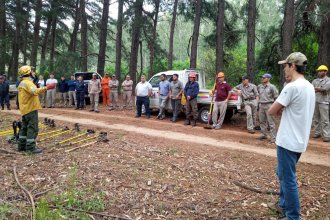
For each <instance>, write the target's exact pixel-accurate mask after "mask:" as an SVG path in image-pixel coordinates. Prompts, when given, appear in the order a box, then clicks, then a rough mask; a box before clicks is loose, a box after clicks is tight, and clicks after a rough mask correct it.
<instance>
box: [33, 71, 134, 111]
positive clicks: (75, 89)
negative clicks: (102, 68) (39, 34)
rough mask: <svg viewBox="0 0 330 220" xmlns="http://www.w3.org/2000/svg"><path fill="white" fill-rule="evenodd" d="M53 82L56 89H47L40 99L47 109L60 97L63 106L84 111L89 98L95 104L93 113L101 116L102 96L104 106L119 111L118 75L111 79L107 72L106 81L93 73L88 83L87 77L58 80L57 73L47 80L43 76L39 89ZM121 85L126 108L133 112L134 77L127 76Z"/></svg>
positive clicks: (38, 85)
mask: <svg viewBox="0 0 330 220" xmlns="http://www.w3.org/2000/svg"><path fill="white" fill-rule="evenodd" d="M53 83H55V84H56V88H54V89H51V90H47V93H46V94H41V95H40V96H39V99H40V103H41V105H42V107H43V108H45V107H47V108H54V107H55V103H56V98H57V99H59V101H60V103H59V105H60V107H74V108H75V109H77V110H78V109H84V108H85V106H86V104H85V96H88V97H89V99H90V103H91V109H90V111H94V112H97V113H98V112H99V108H98V105H99V99H100V95H102V99H103V105H104V106H107V107H108V110H113V109H116V108H119V102H118V89H119V81H118V80H117V79H116V76H115V75H112V76H111V77H110V76H109V73H105V74H104V76H103V77H102V79H100V78H99V77H98V75H97V74H96V73H93V75H92V79H91V80H89V81H88V83H85V82H84V78H83V75H77V76H76V77H75V76H74V75H72V76H71V77H70V80H67V79H66V78H65V77H64V76H61V78H60V80H59V81H58V80H57V79H56V78H55V76H54V74H53V73H51V74H50V75H49V78H48V79H47V80H46V79H44V77H43V76H42V75H40V76H39V79H38V81H36V85H37V87H39V88H42V87H45V86H47V85H49V84H53ZM121 86H122V89H123V99H124V106H123V107H126V108H127V109H131V108H132V86H133V81H132V80H131V79H130V76H126V79H125V80H124V81H123V82H122V84H121Z"/></svg>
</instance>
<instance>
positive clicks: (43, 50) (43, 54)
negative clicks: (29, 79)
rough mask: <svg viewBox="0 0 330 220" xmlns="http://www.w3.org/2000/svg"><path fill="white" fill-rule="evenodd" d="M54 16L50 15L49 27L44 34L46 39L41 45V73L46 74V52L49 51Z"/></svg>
mask: <svg viewBox="0 0 330 220" xmlns="http://www.w3.org/2000/svg"><path fill="white" fill-rule="evenodd" d="M52 23H53V22H52V17H51V16H49V17H48V19H47V27H46V30H45V34H44V39H43V41H42V46H41V56H40V74H42V75H43V74H45V62H46V52H47V45H48V38H49V33H50V28H51V26H52Z"/></svg>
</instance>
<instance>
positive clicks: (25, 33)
mask: <svg viewBox="0 0 330 220" xmlns="http://www.w3.org/2000/svg"><path fill="white" fill-rule="evenodd" d="M23 4H24V3H23ZM22 10H23V5H22ZM30 10H31V7H30V1H29V0H28V1H26V10H25V11H24V12H23V13H24V20H25V23H24V26H23V28H24V30H23V32H22V34H23V36H24V38H23V40H22V44H23V45H22V48H21V51H22V53H23V64H27V59H28V58H27V57H28V55H27V48H28V43H29V40H30V39H29V20H30ZM21 16H22V15H21Z"/></svg>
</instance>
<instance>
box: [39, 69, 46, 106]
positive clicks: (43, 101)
mask: <svg viewBox="0 0 330 220" xmlns="http://www.w3.org/2000/svg"><path fill="white" fill-rule="evenodd" d="M45 86H46V80H45V79H44V76H43V75H40V76H39V80H38V88H43V87H45ZM39 100H40V104H41V106H42V107H43V108H45V107H46V94H45V93H42V94H40V95H39Z"/></svg>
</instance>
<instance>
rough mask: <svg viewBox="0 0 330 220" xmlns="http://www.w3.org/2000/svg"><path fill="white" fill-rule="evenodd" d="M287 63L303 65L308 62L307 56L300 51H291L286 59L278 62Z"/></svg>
mask: <svg viewBox="0 0 330 220" xmlns="http://www.w3.org/2000/svg"><path fill="white" fill-rule="evenodd" d="M285 63H294V64H296V65H298V66H303V65H306V64H307V57H306V56H305V55H304V54H303V53H300V52H294V53H291V54H290V55H289V56H288V57H287V58H286V59H285V60H281V61H279V62H278V64H285Z"/></svg>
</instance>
